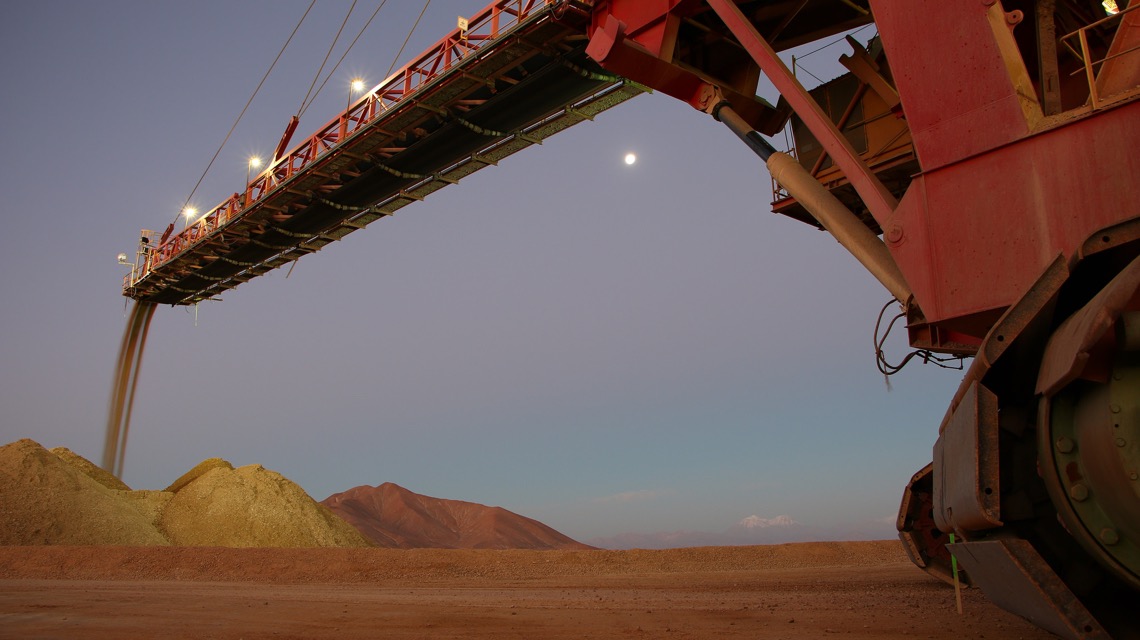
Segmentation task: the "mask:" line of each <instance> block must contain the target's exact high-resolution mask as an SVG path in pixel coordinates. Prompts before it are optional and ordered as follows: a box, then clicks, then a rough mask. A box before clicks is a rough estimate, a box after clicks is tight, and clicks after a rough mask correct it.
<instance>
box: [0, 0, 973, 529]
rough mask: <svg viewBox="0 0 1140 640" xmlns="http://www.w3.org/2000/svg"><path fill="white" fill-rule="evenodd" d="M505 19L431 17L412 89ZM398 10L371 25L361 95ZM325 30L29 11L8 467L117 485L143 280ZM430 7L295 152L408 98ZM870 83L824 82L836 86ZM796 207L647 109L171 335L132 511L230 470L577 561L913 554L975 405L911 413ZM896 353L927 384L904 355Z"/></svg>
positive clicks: (920, 385)
mask: <svg viewBox="0 0 1140 640" xmlns="http://www.w3.org/2000/svg"><path fill="white" fill-rule="evenodd" d="M485 4H486V2H485V1H484V0H434V1H433V2H431V4H430V7H429V9H428V11H427V13H426V14H425V15H424V18H423V21H422V22H421V24H420V26H419V28H418V30H417V31H416V32H415V34H414V35H413V37H412V39H411V41H410V43H409V44H408V46H407V49H406V50H405V51H404V53H403V55H402V56H401V59H400V61H399V63H398V65H397V66H401V65H403V64H404V63H405V62H407V61H408V60H409V59H410V58H412V57H413V56H415V55H418V54H419V53H420V52H421V51H423V50H424V49H425V48H426V47H428V46H429V45H431V44H432V43H434V42H435V41H436V40H438V39H439V38H441V37H442V36H443V35H444V34H445V33H446V32H448V31H449V30H450V29H452V28H454V26H455V22H456V16H459V15H463V16H468V15H471V14H474V13H476V12H477V11H478V10H479V9H481V8H482V7H483V6H484V5H485ZM348 5H349V3H348V2H347V1H333V0H319V1H318V2H317V4H316V6H315V7H314V9H313V10H312V12H311V13H310V15H309V17H308V19H307V20H306V21H305V23H304V24H303V26H302V27H301V30H300V31H299V32H298V34H297V37H296V38H295V39H294V42H293V44H292V45H291V46H290V48H289V49H288V50H287V51H286V53H285V55H284V56H283V57H282V59H281V61H280V62H279V63H278V66H277V68H276V69H275V71H274V72H273V74H272V75H271V76H270V77H269V80H268V81H267V82H266V85H265V87H264V88H263V89H262V91H261V93H260V94H258V96H257V98H256V100H255V101H254V102H253V104H252V106H251V107H250V109H249V111H248V112H247V113H246V115H245V118H244V119H243V120H242V122H241V124H240V125H239V126H238V128H237V129H236V131H235V132H234V134H233V136H232V137H231V139H230V141H229V143H228V144H227V145H226V147H225V148H224V149H223V151H222V153H221V155H220V156H219V157H218V160H217V161H216V162H215V163H214V166H213V168H212V170H211V171H210V174H209V175H208V176H207V178H206V180H204V181H203V183H202V185H201V186H200V187H199V188H198V190H197V192H196V193H195V195H194V197H193V203H194V204H195V205H196V206H198V208H199V209H200V210H203V211H204V210H207V209H209V208H212V207H213V206H215V205H216V204H218V203H219V202H221V201H222V200H223V199H225V198H226V197H228V196H229V195H230V194H231V193H233V192H235V191H237V190H239V189H241V187H242V185H243V183H244V181H245V178H246V158H248V157H249V156H250V155H252V154H260V155H262V156H265V155H268V154H270V153H272V150H273V147H274V146H275V145H276V143H277V140H278V139H279V138H280V136H281V132H282V131H283V129H284V127H285V124H286V122H287V121H288V120H289V117H290V116H291V115H293V114H294V113H296V112H297V110H298V107H299V106H300V104H301V101H302V98H303V97H304V95H305V92H306V90H307V89H308V87H309V85H310V82H312V79H313V77H314V74H315V73H316V71H317V68H318V66H319V65H320V63H321V60H322V59H323V58H324V56H325V52H326V50H327V48H328V47H329V44H330V42H331V39H332V37H333V35H334V34H335V33H336V30H337V28H338V27H339V25H340V23H341V21H342V20H343V19H344V14H345V12H346V11H347V8H348ZM376 5H377V1H376V0H371V1H369V2H360V3H359V5H358V7H357V9H356V11H355V13H354V14H353V15H352V17H351V19H350V21H349V24H348V26H347V27H346V28H345V33H346V34H348V35H347V36H345V37H344V39H343V40H342V42H341V43H340V44H338V46H337V49H336V51H335V52H334V55H333V57H332V60H333V61H335V60H336V59H337V58H339V57H340V54H341V52H342V51H343V50H344V45H345V44H346V42H347V41H348V40H350V39H351V38H352V37H353V36H355V35H356V33H357V31H359V29H360V27H361V26H362V25H363V22H364V20H365V19H366V18H367V17H368V15H370V14H371V13H372V11H373V10H374V9H375V7H376ZM307 6H308V3H307V2H303V1H295V2H293V1H291V2H281V1H273V0H259V1H252V0H247V1H242V2H232V1H228V0H227V1H204V2H192V3H191V2H180V3H176V2H144V1H141V0H139V1H134V2H122V1H106V2H97V3H95V2H78V1H72V2H58V1H49V2H36V3H14V4H11V5H8V6H6V7H5V9H4V18H3V20H0V79H2V81H3V89H2V90H0V115H2V116H3V117H2V118H0V127H2V133H3V140H4V141H5V145H4V155H3V160H2V162H3V167H2V171H0V193H2V194H3V200H2V201H0V202H2V207H3V214H2V219H3V223H4V226H3V228H2V230H0V293H2V294H3V303H2V306H0V309H2V311H0V330H2V331H0V440H2V441H3V442H2V443H0V444H3V443H7V442H11V441H14V440H17V439H19V438H32V439H34V440H36V441H37V442H40V443H41V444H43V445H44V446H47V447H57V446H65V447H68V448H70V449H72V450H74V451H76V452H77V453H79V454H81V455H83V456H86V457H87V458H89V459H91V460H93V461H96V462H98V461H99V460H100V459H101V457H102V447H103V438H104V428H105V423H106V413H107V401H108V396H109V393H110V390H111V383H112V371H113V368H114V364H115V358H116V355H117V351H118V347H119V342H120V340H121V337H122V332H123V329H124V325H125V323H126V315H127V310H128V308H127V305H126V303H127V299H126V298H124V297H123V296H122V295H121V291H122V290H121V286H122V278H123V276H124V275H125V273H126V270H125V268H124V267H121V266H119V265H117V264H116V261H115V256H116V254H118V253H120V252H125V253H128V254H132V255H133V252H134V249H135V246H136V245H135V243H136V241H137V238H138V235H137V233H138V231H139V229H144V228H145V229H163V228H164V227H165V226H166V225H167V224H168V223H169V222H171V221H172V220H174V219H175V216H176V215H177V212H178V211H179V209H180V208H181V206H182V204H183V202H185V201H186V199H187V197H188V196H189V195H190V193H191V191H192V190H193V189H194V185H195V183H196V182H197V181H198V178H199V176H200V175H201V174H202V172H203V170H204V169H205V167H206V165H207V163H208V162H209V161H210V158H211V156H213V154H214V152H215V151H216V150H217V148H218V145H219V144H220V143H221V141H222V139H223V137H224V136H225V135H226V132H227V130H228V129H229V128H230V126H231V124H233V121H234V119H235V118H236V117H237V114H238V113H239V112H240V111H241V109H242V107H243V105H244V104H245V102H246V100H247V99H248V97H249V95H250V93H251V92H252V90H253V88H254V87H255V86H256V84H257V82H258V81H259V80H260V78H261V76H262V75H263V74H264V72H265V70H266V69H267V68H268V66H269V64H270V62H272V60H273V58H274V57H275V56H276V55H277V52H278V50H279V49H280V47H281V45H282V44H283V43H284V41H285V38H286V37H287V36H288V35H289V32H290V31H291V30H292V29H293V27H294V26H295V25H296V23H297V21H298V19H299V18H300V16H301V14H302V13H303V12H304V10H305V8H306V7H307ZM422 6H423V5H422V2H419V1H418V0H417V1H413V0H393V1H390V2H388V3H387V6H385V7H384V8H383V9H382V10H381V11H380V13H379V15H378V17H377V18H376V20H375V21H374V22H373V24H372V25H371V27H369V29H368V30H367V31H366V32H365V33H364V35H363V36H362V37H361V39H360V41H359V42H358V43H357V44H356V46H355V47H354V48H353V50H352V52H351V53H350V54H349V56H348V57H347V58H346V60H345V62H344V64H342V66H341V67H340V69H338V70H337V71H336V72H335V73H333V75H332V77H331V79H330V80H329V82H328V84H327V86H326V87H325V89H324V91H323V92H322V93H321V95H320V98H319V99H318V100H317V101H316V102H315V103H314V104H313V105H312V106H311V107H309V108H308V110H307V111H306V112H305V114H304V115H303V117H302V118H301V124H300V127H299V129H298V131H297V135H296V136H295V138H294V139H295V141H300V140H302V139H303V138H304V137H305V136H307V135H309V134H310V133H311V132H313V131H315V130H316V129H318V128H319V127H320V126H322V125H323V124H325V123H326V122H327V121H328V120H330V119H332V118H333V117H334V116H335V115H336V113H337V112H338V111H340V110H343V109H344V106H345V103H346V102H347V98H348V83H349V79H350V78H352V77H354V76H360V77H363V78H365V79H366V81H367V83H368V86H372V85H375V84H376V83H378V82H379V81H380V80H382V79H383V76H384V75H385V72H386V71H387V70H388V68H389V66H390V65H391V64H392V62H393V58H394V57H395V55H396V52H397V50H398V49H399V47H400V44H401V43H402V42H403V40H404V37H405V36H406V35H407V33H408V30H409V29H410V28H411V25H412V23H413V21H414V20H415V18H416V15H417V14H418V13H419V11H420V9H421V7H422ZM873 33H874V32H873V29H868V30H865V31H863V32H861V33H860V34H859V36H858V37H859V39H860V40H862V41H866V39H867V38H868V37H870V36H871V35H872V34H873ZM810 48H811V47H808V49H810ZM846 52H848V49H847V48H846V46H845V45H836V46H833V47H830V48H828V49H825V50H824V51H821V52H819V53H816V54H814V55H811V56H808V57H807V58H805V59H804V60H803V61H802V62H801V64H802V66H803V67H804V68H806V69H808V70H809V71H810V72H811V73H813V74H815V75H818V76H820V77H821V78H823V79H825V80H826V79H829V78H831V77H834V76H835V75H837V74H838V71H837V68H838V65H836V64H835V63H834V60H835V59H836V58H837V57H838V56H839V55H840V54H842V53H846ZM807 79H808V81H809V86H810V84H815V83H816V82H815V81H814V80H812V79H811V78H810V77H809V78H807ZM762 92H763V90H762ZM773 142H774V143H775V144H777V146H783V144H784V141H783V139H782V137H781V138H780V139H778V140H774V141H773ZM627 152H634V153H636V154H637V156H638V162H637V163H636V164H634V165H632V166H627V165H626V164H625V163H624V162H623V157H624V156H625V154H626V153H627ZM770 201H771V182H770V179H769V177H768V174H767V172H766V170H765V169H764V167H763V165H762V164H761V162H760V161H759V159H757V158H756V157H755V156H754V155H752V153H751V152H750V151H749V150H748V148H747V147H745V146H744V144H743V143H741V142H740V141H739V140H738V139H736V138H735V137H734V136H733V135H732V134H731V133H730V132H729V131H728V130H727V129H725V128H724V126H723V125H721V124H720V123H717V122H715V121H714V120H712V119H711V118H710V117H708V116H707V115H704V114H702V113H699V112H696V111H694V110H693V109H692V108H691V107H689V106H687V105H685V104H682V103H680V102H677V101H675V100H673V99H672V98H669V97H667V96H664V95H660V94H654V95H644V96H639V97H637V98H635V99H634V100H632V101H630V102H628V103H626V104H624V105H621V106H619V107H617V108H616V109H614V110H611V111H608V112H605V113H603V114H601V115H600V116H599V117H598V118H597V119H596V121H594V122H586V123H583V124H580V125H578V126H575V127H573V128H571V129H569V130H568V131H566V132H563V133H560V134H558V135H556V136H554V137H553V138H550V139H549V140H547V141H546V142H545V143H544V144H543V145H542V146H540V147H533V148H530V149H527V150H525V151H523V152H521V153H519V154H517V155H515V156H512V157H510V158H507V159H506V160H504V161H503V162H502V163H500V164H499V166H497V167H490V168H487V169H484V170H482V171H479V172H477V173H475V174H474V175H472V176H470V177H468V178H465V179H464V180H463V181H462V182H461V183H460V184H458V185H453V186H450V187H448V188H446V189H443V190H441V191H439V192H437V193H435V194H433V195H431V196H429V197H428V198H427V199H426V200H425V201H424V202H421V203H416V204H414V205H411V206H408V207H405V208H404V209H401V210H400V211H399V212H398V213H397V214H396V215H395V216H394V217H391V218H387V219H384V220H381V221H379V222H376V223H373V224H372V225H370V226H369V227H368V228H367V229H365V230H363V231H359V232H357V233H354V234H352V235H350V236H348V237H347V238H346V239H345V240H344V241H342V242H338V243H334V244H332V245H330V246H328V247H326V248H325V249H323V250H322V251H320V252H318V253H316V254H314V255H311V256H307V257H305V258H304V259H302V260H301V261H300V262H298V263H297V264H296V266H295V268H294V269H293V271H292V273H291V274H290V275H289V277H288V278H286V270H287V268H286V269H281V270H278V271H274V272H272V273H270V274H269V275H267V276H264V277H262V278H258V279H255V280H253V281H251V282H249V283H247V284H244V285H242V286H240V287H238V288H237V289H235V290H232V291H229V292H227V293H226V294H225V295H224V296H223V298H224V300H223V301H222V302H209V303H204V304H202V305H200V307H199V308H198V309H197V310H196V311H195V309H194V308H192V307H169V306H167V307H160V308H159V309H158V311H157V313H156V314H155V317H154V321H153V323H152V325H151V331H150V338H149V341H148V344H147V349H146V354H145V357H144V361H143V366H142V375H141V381H140V384H139V389H138V396H137V398H136V402H135V410H134V418H133V421H132V425H131V432H130V438H129V443H128V446H127V451H126V459H125V466H124V468H125V472H124V477H123V479H124V480H125V481H126V482H127V483H128V484H129V485H131V486H132V487H134V488H138V489H162V488H164V487H166V486H167V485H168V484H170V483H171V482H172V481H173V480H175V479H176V478H177V477H178V476H180V475H181V474H183V473H184V472H185V471H187V470H188V469H190V468H191V467H192V466H194V465H195V464H197V463H198V462H200V461H201V460H203V459H205V458H210V457H221V458H225V459H227V460H229V461H230V462H231V463H233V464H234V465H235V466H238V465H245V464H252V463H258V464H262V465H264V466H265V467H268V468H270V469H273V470H276V471H279V472H281V473H282V474H284V475H285V476H286V477H288V478H290V479H292V480H294V481H295V482H297V483H298V484H300V485H301V486H302V487H303V488H304V489H305V490H306V491H308V493H309V494H310V495H312V496H313V497H314V498H315V499H317V500H321V499H323V498H325V497H327V496H328V495H330V494H332V493H335V492H339V491H344V490H346V489H349V488H351V487H354V486H358V485H365V484H367V485H377V484H380V483H382V482H394V483H397V484H399V485H401V486H404V487H406V488H408V489H410V490H412V491H415V492H417V493H422V494H426V495H430V496H435V497H441V498H450V499H458V500H468V501H473V502H479V503H483V504H489V505H499V506H502V507H504V508H507V509H510V510H512V511H515V512H517V513H520V514H522V515H525V516H528V517H531V518H535V519H537V520H540V521H542V522H544V523H546V524H548V525H550V526H552V527H554V528H555V529H558V530H559V531H561V532H563V533H565V534H567V535H569V536H571V537H573V538H575V539H578V540H589V539H591V538H598V537H610V536H616V535H618V534H624V533H656V532H668V531H679V530H686V531H712V532H718V531H724V530H726V529H728V528H729V527H731V526H733V525H734V524H735V523H737V522H739V521H741V520H742V519H744V518H747V517H749V516H757V517H758V518H759V519H768V518H776V517H777V516H789V517H790V518H791V519H793V520H795V521H796V522H799V523H801V524H803V525H804V526H805V527H811V530H812V531H813V532H814V533H813V535H815V536H820V535H828V536H836V537H845V536H854V535H859V536H862V537H867V536H871V537H882V538H887V537H892V536H893V535H894V527H893V517H894V515H895V513H896V511H897V508H898V502H899V498H900V496H901V494H902V490H903V487H904V485H905V484H906V482H907V480H908V479H909V478H910V476H911V474H912V473H914V472H915V471H917V470H918V469H919V468H921V467H922V466H923V465H925V464H926V463H928V462H929V461H930V457H931V447H932V445H933V443H934V440H935V438H936V435H937V427H938V423H939V421H940V420H941V418H942V415H943V413H944V412H945V410H946V406H947V403H948V402H949V400H950V397H951V395H952V393H953V390H954V389H955V388H956V387H957V384H958V382H959V380H960V379H961V375H962V374H961V372H958V371H946V370H942V369H936V368H934V367H932V366H924V365H922V364H921V363H919V362H917V361H915V362H912V364H911V365H909V366H908V367H907V368H906V369H905V370H904V371H903V373H901V374H900V375H897V376H894V377H893V378H892V379H891V387H892V388H891V389H888V387H887V384H886V383H885V382H884V380H883V376H882V375H880V374H879V373H878V372H877V370H876V368H875V364H874V354H873V342H872V332H873V329H874V325H875V319H876V315H877V314H878V311H879V309H880V308H881V307H882V306H883V304H884V303H885V302H886V301H887V300H888V297H889V296H888V294H887V293H886V291H885V290H884V289H883V288H882V287H881V286H880V285H879V284H878V283H877V282H876V281H875V280H874V279H873V278H872V277H871V276H870V275H868V274H867V273H866V272H865V271H864V270H863V269H862V268H861V267H860V266H859V265H858V263H857V262H856V261H855V260H854V259H853V258H851V257H850V256H849V255H848V254H847V253H846V252H845V251H844V250H843V249H842V248H841V247H840V246H839V245H838V244H837V243H836V242H835V241H833V240H832V239H830V237H829V236H827V235H825V234H824V233H822V232H820V231H816V230H814V229H812V228H810V227H808V226H807V225H804V224H802V223H799V222H796V221H793V220H790V219H788V218H784V217H782V216H777V215H774V214H772V213H771V212H770V207H769V202H770ZM887 348H888V355H889V357H890V359H892V360H893V361H897V360H899V359H901V357H902V356H903V355H904V354H905V353H906V350H907V347H906V343H905V330H903V329H902V328H901V327H899V328H898V329H897V330H896V332H895V334H894V335H892V337H891V340H890V341H889V342H888V346H887Z"/></svg>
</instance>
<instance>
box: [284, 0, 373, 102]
mask: <svg viewBox="0 0 1140 640" xmlns="http://www.w3.org/2000/svg"><path fill="white" fill-rule="evenodd" d="M355 8H356V0H352V4H350V5H349V6H348V13H346V14H344V20H342V21H341V23H340V28H339V29H337V30H336V35H335V36H333V40H332V43H330V44H329V50H328V51H326V52H325V59H324V60H321V66H320V67H318V68H317V72H316V73H314V74H313V81H312V82H310V83H309V90H308V91H306V92H305V97H304V98H302V99H301V106H300V107H297V117H298V118H300V117H301V114H303V113H305V109H306V108H308V106H309V97H310V96H312V97H313V99H314V100H315V99H316V97H317V96H316V95H315V94H313V87H315V86H317V80H320V79H321V72H322V71H324V70H325V65H326V64H328V63H329V57H330V56H332V52H333V50H334V49H336V43H337V42H339V41H340V34H342V33H344V25H346V24H348V19H349V18H351V17H352V11H353V9H355ZM365 26H367V25H365ZM353 42H356V41H355V40H354V41H353ZM349 48H351V45H350V47H349ZM345 54H346V55H347V54H348V50H345ZM341 60H344V58H343V57H342V58H341ZM337 64H338V65H339V64H340V62H337ZM333 71H336V68H335V67H334V68H333ZM329 75H330V76H331V75H332V71H330V72H329ZM327 80H328V79H327V78H326V82H327ZM324 86H325V85H324V83H323V82H322V83H321V88H322V89H323V88H324ZM318 93H319V90H318Z"/></svg>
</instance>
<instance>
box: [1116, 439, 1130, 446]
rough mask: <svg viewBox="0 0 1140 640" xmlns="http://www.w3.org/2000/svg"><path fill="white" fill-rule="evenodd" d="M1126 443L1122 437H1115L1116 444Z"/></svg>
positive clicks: (1122, 444)
mask: <svg viewBox="0 0 1140 640" xmlns="http://www.w3.org/2000/svg"><path fill="white" fill-rule="evenodd" d="M1126 444H1128V443H1127V442H1125V441H1124V438H1117V439H1116V446H1118V447H1123V446H1124V445H1126Z"/></svg>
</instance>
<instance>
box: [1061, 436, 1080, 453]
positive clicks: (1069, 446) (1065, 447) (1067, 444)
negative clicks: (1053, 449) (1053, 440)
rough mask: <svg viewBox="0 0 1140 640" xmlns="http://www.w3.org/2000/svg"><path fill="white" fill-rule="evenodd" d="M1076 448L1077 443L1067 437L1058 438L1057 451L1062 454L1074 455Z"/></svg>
mask: <svg viewBox="0 0 1140 640" xmlns="http://www.w3.org/2000/svg"><path fill="white" fill-rule="evenodd" d="M1075 446H1076V443H1074V442H1073V441H1072V440H1070V439H1068V438H1066V437H1065V436H1061V437H1060V438H1057V451H1060V452H1061V453H1072V451H1073V448H1074V447H1075Z"/></svg>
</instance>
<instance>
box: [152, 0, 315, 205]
mask: <svg viewBox="0 0 1140 640" xmlns="http://www.w3.org/2000/svg"><path fill="white" fill-rule="evenodd" d="M315 4H317V0H312V2H310V3H309V8H308V9H305V13H304V14H303V15H301V19H300V20H298V21H297V26H295V27H293V32H292V33H290V34H289V37H288V39H286V40H285V44H284V45H282V46H281V50H280V51H278V52H277V57H276V58H274V59H273V62H272V64H270V65H269V69H267V70H266V71H265V75H263V76H261V82H258V83H257V88H255V89H254V90H253V93H252V94H251V95H250V96H249V100H246V102H245V106H244V107H242V109H241V113H239V114H238V117H237V120H234V124H233V126H231V127H230V130H229V131H228V132H227V133H226V137H225V138H223V139H222V144H220V145H219V146H218V150H217V151H215V152H214V157H213V158H210V162H209V164H207V165H206V170H205V171H203V172H202V177H200V178H198V182H197V183H195V184H194V188H193V189H192V190H191V191H190V196H189V197H187V198H186V202H185V203H184V204H183V205H182V210H185V209H186V207H188V206H189V205H190V201H191V200H193V199H194V194H195V193H197V191H198V187H200V186H202V181H203V180H205V179H206V174H208V173H209V172H210V167H213V166H214V161H215V160H217V159H218V156H219V155H220V154H221V153H222V149H223V148H225V146H226V142H228V141H229V139H230V136H231V135H233V132H234V129H236V128H237V126H238V123H239V122H241V119H242V116H244V115H245V112H246V110H248V109H249V105H250V104H252V103H253V99H254V98H255V97H256V96H257V93H258V92H259V91H261V86H262V85H264V84H265V80H266V78H268V77H269V74H270V73H272V72H273V68H274V67H276V66H277V62H278V61H279V60H280V59H281V56H282V55H283V54H284V53H285V49H286V48H288V47H289V43H290V42H292V41H293V36H295V35H297V31H298V30H299V29H300V28H301V24H302V23H303V22H305V18H306V17H307V16H308V15H309V11H310V10H312V8H313V5H315ZM180 215H182V211H179V212H178V213H176V214H174V222H178V216H180Z"/></svg>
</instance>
